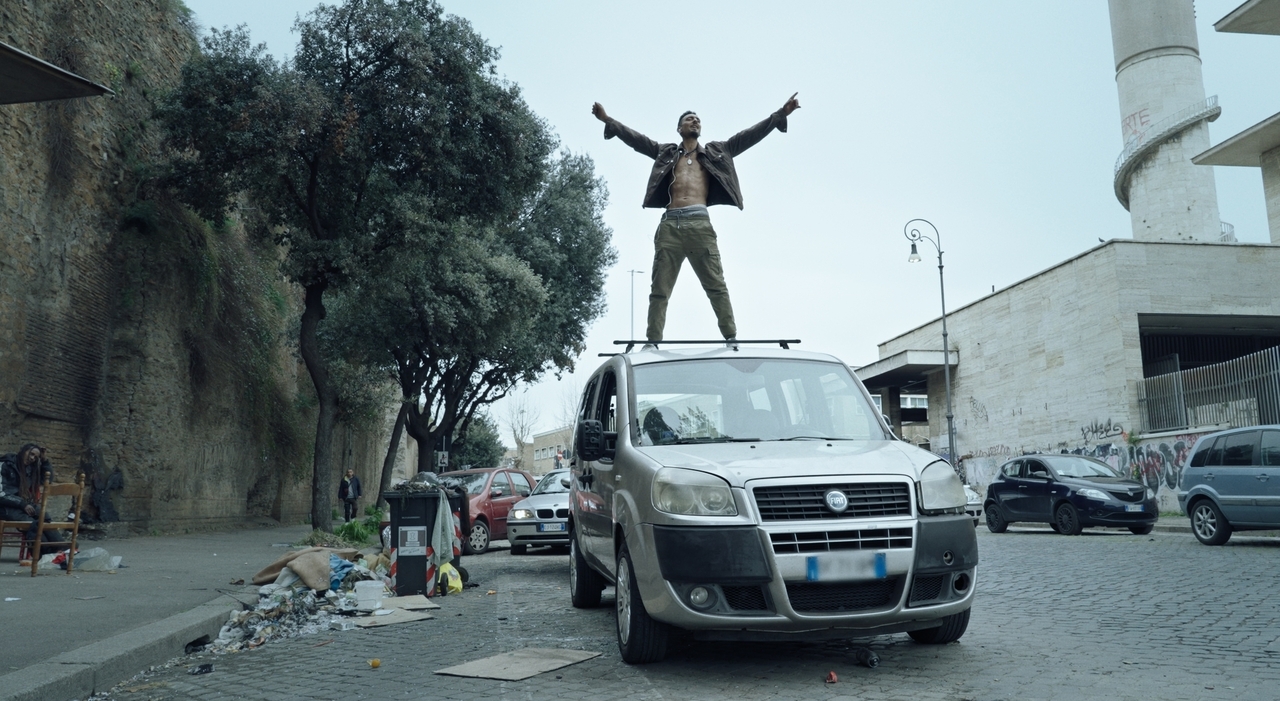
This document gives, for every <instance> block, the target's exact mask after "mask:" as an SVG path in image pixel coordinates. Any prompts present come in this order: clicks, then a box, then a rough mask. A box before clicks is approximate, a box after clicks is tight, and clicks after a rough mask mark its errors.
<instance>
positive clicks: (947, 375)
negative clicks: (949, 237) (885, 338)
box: [902, 219, 960, 468]
mask: <svg viewBox="0 0 1280 701" xmlns="http://www.w3.org/2000/svg"><path fill="white" fill-rule="evenodd" d="M917 222H919V223H921V224H924V225H926V226H928V227H929V228H930V229H933V236H932V237H929V236H926V235H925V234H922V233H920V229H918V228H913V227H912V224H916V223H917ZM902 233H903V234H904V235H905V236H906V237H907V240H908V241H910V242H911V255H910V256H908V257H907V262H908V263H919V262H920V253H919V252H918V251H917V250H916V242H917V241H920V240H924V241H928V242H929V243H931V244H933V247H934V248H935V249H937V251H938V287H939V288H940V289H941V292H942V377H943V383H944V384H945V385H946V391H947V450H948V451H950V457H951V466H952V467H953V468H954V467H956V465H958V464H959V458H960V456H958V455H956V422H955V414H953V413H952V412H951V346H950V344H949V343H948V342H947V286H946V283H945V282H944V281H943V278H942V236H941V235H940V234H939V233H938V227H936V226H934V225H933V224H932V223H931V222H929V221H928V220H927V219H912V220H911V221H909V222H907V224H906V226H904V227H902Z"/></svg>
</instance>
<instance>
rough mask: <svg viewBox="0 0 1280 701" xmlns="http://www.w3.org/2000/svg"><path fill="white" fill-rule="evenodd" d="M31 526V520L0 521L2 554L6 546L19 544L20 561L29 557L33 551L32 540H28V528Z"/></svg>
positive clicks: (0, 550)
mask: <svg viewBox="0 0 1280 701" xmlns="http://www.w3.org/2000/svg"><path fill="white" fill-rule="evenodd" d="M28 528H31V522H30V521H0V554H3V553H4V546H5V545H9V546H17V548H18V561H19V562H21V561H22V560H25V559H27V558H28V557H30V553H31V542H30V541H28V540H27V529H28Z"/></svg>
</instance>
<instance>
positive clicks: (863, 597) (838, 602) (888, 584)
mask: <svg viewBox="0 0 1280 701" xmlns="http://www.w3.org/2000/svg"><path fill="white" fill-rule="evenodd" d="M897 584H898V580H897V578H894V577H891V578H889V579H878V580H874V581H870V582H842V583H839V584H819V583H813V582H793V583H788V584H787V598H788V599H790V600H791V608H793V609H795V610H796V611H800V612H804V613H832V612H839V611H865V610H867V609H875V608H884V607H886V606H888V605H890V603H891V601H892V598H893V592H894V590H895V589H896V588H897Z"/></svg>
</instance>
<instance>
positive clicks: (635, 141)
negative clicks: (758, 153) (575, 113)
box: [604, 110, 787, 209]
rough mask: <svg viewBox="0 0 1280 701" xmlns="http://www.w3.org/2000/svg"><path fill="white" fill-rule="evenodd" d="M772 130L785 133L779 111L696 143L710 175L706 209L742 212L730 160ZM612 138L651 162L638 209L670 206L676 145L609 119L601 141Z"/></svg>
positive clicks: (737, 186)
mask: <svg viewBox="0 0 1280 701" xmlns="http://www.w3.org/2000/svg"><path fill="white" fill-rule="evenodd" d="M774 129H777V130H778V131H781V132H786V130H787V118H786V116H785V115H783V114H782V110H778V111H777V112H774V113H773V114H771V115H769V116H768V117H767V118H766V119H765V120H764V121H762V122H760V123H759V124H756V125H755V126H751V127H747V128H746V129H743V130H742V131H740V132H738V133H737V134H734V135H733V136H731V137H729V140H728V141H712V142H710V143H708V144H698V162H699V163H701V164H702V167H703V169H704V170H706V171H707V173H709V174H710V175H711V181H710V182H709V183H708V187H707V206H711V205H716V204H731V205H734V206H736V207H737V208H738V209H742V187H741V186H739V185H738V171H736V170H734V167H733V158H734V156H737V155H738V154H740V153H742V152H743V151H746V150H747V149H749V148H751V147H752V146H755V145H756V144H758V143H760V140H761V139H763V138H764V137H766V136H768V134H769V132H771V131H773V130H774ZM615 136H616V137H618V138H620V139H622V142H623V143H624V144H626V145H628V146H630V147H631V148H633V149H635V150H636V151H639V152H640V153H643V154H644V155H646V156H648V157H649V158H652V159H653V171H652V172H651V173H649V188H648V190H647V191H646V192H645V193H644V204H643V205H641V206H642V207H657V208H659V209H665V208H666V207H667V205H668V204H670V203H671V193H670V192H669V190H670V188H671V174H672V172H673V171H674V170H675V162H676V156H677V155H679V151H680V144H660V143H658V142H656V141H654V140H653V139H650V138H649V137H647V136H645V135H644V134H641V133H640V132H638V131H636V130H634V129H631V128H628V127H626V126H624V125H623V124H622V123H621V122H619V121H618V120H616V119H614V118H612V117H610V118H609V121H607V122H605V125H604V138H606V139H612V138H613V137H615Z"/></svg>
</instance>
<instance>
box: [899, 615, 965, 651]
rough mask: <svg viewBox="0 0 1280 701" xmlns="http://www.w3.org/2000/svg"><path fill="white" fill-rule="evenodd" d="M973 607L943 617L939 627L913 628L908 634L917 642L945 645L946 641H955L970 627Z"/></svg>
mask: <svg viewBox="0 0 1280 701" xmlns="http://www.w3.org/2000/svg"><path fill="white" fill-rule="evenodd" d="M971 610H972V609H965V610H963V611H961V612H960V613H954V614H951V615H950V616H947V617H946V618H944V619H942V625H940V626H938V627H937V628H925V629H924V630H913V631H911V632H909V633H907V635H910V636H911V639H912V640H914V641H916V642H917V643H924V644H926V645H945V644H946V643H951V642H955V641H957V640H959V639H960V636H962V635H964V632H965V630H967V629H968V628H969V612H970V611H971Z"/></svg>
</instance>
